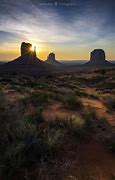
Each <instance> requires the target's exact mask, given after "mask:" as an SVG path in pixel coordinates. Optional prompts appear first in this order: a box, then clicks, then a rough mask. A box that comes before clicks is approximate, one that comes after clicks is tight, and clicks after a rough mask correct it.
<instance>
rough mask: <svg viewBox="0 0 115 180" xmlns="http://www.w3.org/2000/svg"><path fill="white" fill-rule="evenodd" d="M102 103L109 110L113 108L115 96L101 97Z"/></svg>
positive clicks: (114, 108)
mask: <svg viewBox="0 0 115 180" xmlns="http://www.w3.org/2000/svg"><path fill="white" fill-rule="evenodd" d="M103 103H104V105H105V106H106V107H107V108H108V110H109V111H113V110H115V96H107V97H105V98H103Z"/></svg>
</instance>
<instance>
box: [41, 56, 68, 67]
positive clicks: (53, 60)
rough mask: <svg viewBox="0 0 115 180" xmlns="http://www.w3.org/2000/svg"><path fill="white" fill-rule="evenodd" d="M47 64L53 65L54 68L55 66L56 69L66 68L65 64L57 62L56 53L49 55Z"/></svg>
mask: <svg viewBox="0 0 115 180" xmlns="http://www.w3.org/2000/svg"><path fill="white" fill-rule="evenodd" d="M45 62H46V63H48V64H51V65H53V66H55V67H57V68H58V67H59V68H60V67H64V66H65V65H64V64H63V63H60V62H58V61H57V60H56V58H55V54H54V53H50V54H49V55H48V57H47V60H46V61H45Z"/></svg>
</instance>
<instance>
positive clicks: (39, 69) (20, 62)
mask: <svg viewBox="0 0 115 180" xmlns="http://www.w3.org/2000/svg"><path fill="white" fill-rule="evenodd" d="M31 48H32V44H30V43H25V42H22V43H21V48H20V51H21V56H19V57H18V58H16V59H14V60H13V61H10V62H8V63H6V64H4V65H2V67H1V68H0V72H5V73H17V74H27V75H40V74H47V73H51V72H52V71H53V70H54V69H55V68H54V67H53V66H52V65H49V64H47V63H45V62H44V61H41V60H40V59H38V58H37V56H36V47H34V50H33V51H32V49H31Z"/></svg>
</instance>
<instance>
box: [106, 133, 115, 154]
mask: <svg viewBox="0 0 115 180" xmlns="http://www.w3.org/2000/svg"><path fill="white" fill-rule="evenodd" d="M105 145H106V147H107V149H108V150H110V151H112V152H113V153H115V135H111V136H110V137H109V138H107V139H106V140H105Z"/></svg>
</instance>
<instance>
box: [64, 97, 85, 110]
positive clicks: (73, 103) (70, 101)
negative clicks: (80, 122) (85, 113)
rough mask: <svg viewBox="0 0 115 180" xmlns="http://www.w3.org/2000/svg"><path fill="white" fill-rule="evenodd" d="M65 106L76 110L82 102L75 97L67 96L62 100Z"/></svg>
mask: <svg viewBox="0 0 115 180" xmlns="http://www.w3.org/2000/svg"><path fill="white" fill-rule="evenodd" d="M64 103H65V106H67V107H69V108H71V109H76V108H81V107H82V102H81V100H80V99H79V98H78V97H75V96H68V97H65V100H64Z"/></svg>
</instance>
